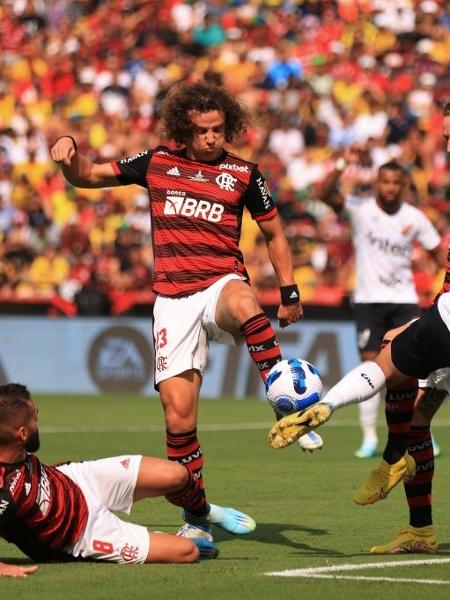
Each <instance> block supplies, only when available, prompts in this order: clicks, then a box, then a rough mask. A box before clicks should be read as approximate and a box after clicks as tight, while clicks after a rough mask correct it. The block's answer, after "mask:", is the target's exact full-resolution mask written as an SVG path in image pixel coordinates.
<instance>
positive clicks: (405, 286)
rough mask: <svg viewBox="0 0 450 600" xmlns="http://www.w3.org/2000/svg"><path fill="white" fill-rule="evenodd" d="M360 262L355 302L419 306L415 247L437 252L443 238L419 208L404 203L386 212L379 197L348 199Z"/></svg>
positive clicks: (356, 256) (357, 260) (348, 210)
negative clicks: (393, 211)
mask: <svg viewBox="0 0 450 600" xmlns="http://www.w3.org/2000/svg"><path fill="white" fill-rule="evenodd" d="M345 210H346V212H347V213H348V215H349V217H350V220H351V225H352V231H353V245H354V249H355V260H356V286H355V290H354V294H353V300H354V302H355V303H369V304H371V303H394V304H416V303H417V302H418V297H417V292H416V289H415V285H414V279H413V270H412V254H413V249H414V244H415V243H416V242H419V243H420V244H421V245H422V246H423V247H424V248H425V249H426V250H435V249H436V248H437V247H438V246H439V244H440V236H439V234H438V232H437V230H436V228H435V227H434V225H433V224H432V223H431V221H430V220H429V219H428V218H427V217H426V216H425V215H424V214H423V213H422V212H421V211H420V210H418V209H417V208H415V207H414V206H411V205H410V204H406V203H404V204H402V205H401V206H400V208H399V210H398V211H397V212H396V213H394V214H389V213H387V212H385V211H384V210H383V209H382V208H380V206H378V204H377V201H376V199H375V198H367V199H361V198H355V197H351V196H350V197H348V198H346V202H345Z"/></svg>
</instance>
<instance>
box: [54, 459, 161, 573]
mask: <svg viewBox="0 0 450 600" xmlns="http://www.w3.org/2000/svg"><path fill="white" fill-rule="evenodd" d="M141 460H142V456H115V457H113V458H104V459H101V460H93V461H86V462H76V463H69V464H67V465H59V466H58V467H57V469H58V470H59V471H61V472H62V473H64V474H65V475H67V476H68V477H70V479H72V480H73V481H74V482H75V483H76V484H77V485H78V486H79V487H80V488H81V490H82V492H83V495H84V497H85V499H86V503H87V507H88V511H89V516H88V519H87V523H86V528H85V530H84V532H83V534H82V535H81V537H80V539H79V540H78V541H77V542H76V543H75V544H74V545H73V546H71V547H68V548H65V549H64V551H65V552H67V553H68V554H71V555H72V556H81V557H83V558H92V559H96V560H108V561H111V562H115V563H122V564H125V563H143V562H145V560H146V558H147V556H148V553H149V549H150V534H149V532H148V530H147V529H146V528H145V527H143V526H142V525H135V524H134V523H127V522H126V521H122V520H121V519H119V517H117V516H116V515H115V514H113V513H112V512H111V511H116V510H120V511H123V512H125V513H127V514H129V513H130V511H131V507H132V505H133V495H134V490H135V487H136V481H137V478H138V473H139V466H140V464H141Z"/></svg>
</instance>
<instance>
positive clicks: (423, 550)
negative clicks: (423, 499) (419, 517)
mask: <svg viewBox="0 0 450 600" xmlns="http://www.w3.org/2000/svg"><path fill="white" fill-rule="evenodd" d="M437 549H438V543H437V539H436V535H435V533H434V529H433V526H432V525H427V527H412V526H411V525H409V526H408V527H407V528H406V529H403V531H400V532H399V533H397V535H396V536H395V538H394V539H393V540H392V541H391V542H389V543H388V544H383V545H381V546H374V547H373V548H371V549H370V553H371V554H401V553H403V552H415V553H416V554H434V553H435V552H436V550H437Z"/></svg>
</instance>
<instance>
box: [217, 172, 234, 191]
mask: <svg viewBox="0 0 450 600" xmlns="http://www.w3.org/2000/svg"><path fill="white" fill-rule="evenodd" d="M236 181H237V179H236V177H233V175H230V173H221V174H220V175H217V177H216V183H217V185H218V186H219V187H220V189H221V190H225V191H226V192H234V184H235V183H236Z"/></svg>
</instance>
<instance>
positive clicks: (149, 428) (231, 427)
mask: <svg viewBox="0 0 450 600" xmlns="http://www.w3.org/2000/svg"><path fill="white" fill-rule="evenodd" d="M272 425H273V422H267V423H222V424H210V425H200V426H199V430H200V431H249V430H258V429H269V428H270V427H271V426H272ZM39 430H40V431H41V433H130V432H131V433H160V432H164V431H165V428H164V427H163V426H162V425H120V426H114V425H74V426H66V425H61V426H50V425H49V426H45V425H44V426H43V427H40V428H39Z"/></svg>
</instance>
